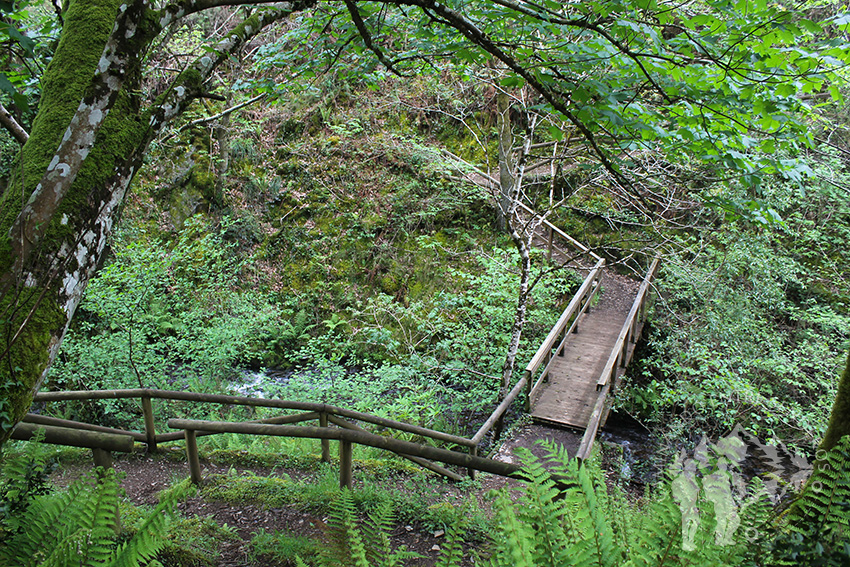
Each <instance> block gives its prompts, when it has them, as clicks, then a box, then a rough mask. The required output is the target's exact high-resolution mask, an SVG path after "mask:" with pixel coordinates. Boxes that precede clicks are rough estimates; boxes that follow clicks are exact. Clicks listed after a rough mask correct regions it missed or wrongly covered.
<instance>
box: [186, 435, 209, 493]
mask: <svg viewBox="0 0 850 567" xmlns="http://www.w3.org/2000/svg"><path fill="white" fill-rule="evenodd" d="M183 433H184V435H185V436H186V460H187V461H189V476H190V477H192V484H195V485H198V486H200V484H201V482H202V481H203V480H204V479H203V477H202V476H201V459H200V458H199V457H198V439H197V437H196V436H195V430H194V429H185V430H184V431H183Z"/></svg>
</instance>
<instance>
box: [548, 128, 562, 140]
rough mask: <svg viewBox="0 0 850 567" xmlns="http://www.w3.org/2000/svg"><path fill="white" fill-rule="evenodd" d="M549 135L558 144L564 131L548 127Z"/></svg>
mask: <svg viewBox="0 0 850 567" xmlns="http://www.w3.org/2000/svg"><path fill="white" fill-rule="evenodd" d="M549 135H550V136H552V137H553V138H554V139H556V140H558V141H559V142H560V141H561V140H563V139H564V131H563V130H561V129H560V128H558V127H557V126H549Z"/></svg>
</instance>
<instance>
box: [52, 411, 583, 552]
mask: <svg viewBox="0 0 850 567" xmlns="http://www.w3.org/2000/svg"><path fill="white" fill-rule="evenodd" d="M539 439H547V440H550V441H552V442H554V443H557V444H560V445H563V446H565V447H567V449H568V450H569V449H572V450H574V449H575V448H576V447H577V446H578V444H579V442H580V440H581V434H580V433H579V432H575V431H570V430H565V429H556V428H550V427H545V426H541V425H535V424H529V425H524V426H521V427H518V428H516V429H515V430H514V431H512V433H511V436H510V438H509V439H507V440H506V441H505V442H504V443H503V444H502V445H501V447H500V449H499V450H498V451H497V452H496V454H495V455H494V458H496V459H498V460H502V461H508V462H519V459H518V457H517V454H516V449H517V448H519V447H524V448H526V449H529V450H530V451H532V453H534V454H536V455H537V456H540V457H542V456H543V455H544V453H545V451H544V450H543V448H542V447H540V445H539V444H538V443H537V441H538V440H539ZM571 452H572V451H571ZM90 467H91V465H90V464H89V463H77V464H71V465H63V467H62V468H61V469H60V470H59V471H58V472H57V473H56V476H55V478H54V480H55V482H56V483H57V484H58V485H66V484H68V483H69V482H71V481H72V480H74V479H75V478H78V477H79V476H80V475H82V474H84V473H85V472H87V471H88V470H89V469H90ZM114 468H115V470H116V471H118V472H119V476H120V477H122V479H121V487H122V488H123V490H124V493H125V495H126V498H127V499H128V500H130V501H131V502H132V503H133V504H136V505H148V506H152V505H156V504H157V502H158V500H157V494H158V493H159V492H160V491H162V490H163V489H165V488H168V487H169V486H172V485H173V484H174V483H175V482H177V481H179V480H182V479H184V478H186V477H188V474H189V471H188V466H187V464H186V461H185V458H184V457H183V455H182V451H181V450H179V449H178V448H176V447H175V448H174V449H164V450H162V451H161V452H160V453H158V454H156V455H146V454H130V455H122V456H119V457H116V459H115V461H114ZM202 469H203V475H204V477H205V478H207V477H209V476H211V475H242V474H253V475H257V476H280V477H283V478H286V475H288V476H289V477H291V478H303V477H305V476H308V475H309V474H311V473H310V472H308V471H304V470H303V469H291V470H290V469H289V468H286V467H276V468H274V469H272V468H269V467H260V466H239V465H229V464H227V465H223V464H216V463H214V462H209V461H202ZM358 476H359V477H360V479H359V480H358ZM366 476H368V472H366V471H358V470H357V462H356V461H355V472H354V478H355V489H356V488H357V486H358V484H360V485H362V479H363V478H364V477H366ZM405 477H406V473H403V472H401V473H399V474H398V476H392V477H389V478H385V479H382V480H380V481H378V482H377V484H386V485H387V486H386V488H388V489H403V487H404V486H406V484H405V481H406V480H407V479H406V478H405ZM372 482H373V484H375V482H374V481H372ZM508 484H512V485H518V483H517V482H516V481H513V480H510V479H506V478H502V477H498V476H493V475H488V474H480V475H479V482H477V483H475V484H474V485H473V486H475V487H476V488H475V494H474V495H470V493H469V487H468V486H458V485H456V484H452V483H448V482H446V483H442V482H441V483H433V484H431V485H427V486H431V487H433V489H434V492H433V494H429V495H425V497H426V498H428V499H429V500H431V499H433V500H434V502H435V503H438V502H453V501H455V502H458V503H460V502H462V501H467V500H469V498H470V496H473V497H474V498H475V499H476V500H477V502H478V505H479V506H480V507H481V509H482V510H483V511H484V512H485V514H486V513H489V505H488V499H487V496H486V495H487V493H488V492H489V491H490V490H493V489H497V488H501V487H504V486H505V485H508ZM179 511H180V514H181V515H182V516H183V517H187V518H188V517H193V516H198V517H200V518H207V517H209V518H211V519H212V520H213V521H214V522H215V523H216V524H218V525H219V526H227V527H229V528H230V529H231V530H232V531H233V532H234V535H235V537H233V538H231V539H229V540H226V541H222V542H221V543H220V548H219V553H220V556H219V560H218V563H217V565H218V566H219V567H237V566H239V567H247V566H258V567H266V566H268V567H271V566H278V565H281V564H280V563H277V562H275V561H273V560H267V559H264V558H257V557H251V554H250V553H249V551H250V550H249V545H248V544H249V542H250V541H251V538H252V536H253V535H254V534H255V533H257V532H259V531H260V530H265V531H266V532H269V533H271V532H274V531H276V530H277V531H283V532H287V533H292V534H295V535H299V536H304V537H308V538H317V539H321V538H322V537H323V533H322V527H323V526H324V525H325V523H326V522H327V519H328V518H327V517H326V516H322V515H321V514H316V513H314V512H311V511H309V510H305V508H304V507H303V506H299V505H291V506H284V507H279V508H271V507H267V506H264V505H263V504H259V503H254V502H240V503H231V502H223V501H219V500H208V499H205V498H204V497H203V496H202V493H200V492H199V493H198V494H196V495H195V496H193V497H191V498H189V499H188V500H186V501H185V502H184V503H182V504H180V505H179ZM389 535H390V537H391V541H392V546H393V548H394V549H397V548H399V547H401V546H405V547H406V548H407V549H408V550H410V551H413V552H416V553H418V554H419V555H421V556H422V558H421V559H418V560H411V561H409V562H405V565H413V566H423V567H424V566H432V565H434V564H435V562H436V561H437V559H438V557H439V555H440V548H441V546H442V545H443V544H444V542H445V534H444V533H443V532H442V530H437V531H431V530H430V529H428V528H426V527H425V526H423V525H420V524H419V523H417V522H409V523H407V522H402V523H397V524H396V525H395V527H394V529H393V531H392V532H391V533H390V534H389Z"/></svg>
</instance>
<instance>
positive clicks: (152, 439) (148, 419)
mask: <svg viewBox="0 0 850 567" xmlns="http://www.w3.org/2000/svg"><path fill="white" fill-rule="evenodd" d="M142 413H143V414H144V416H145V438H146V439H147V441H146V443H147V445H148V453H155V452H156V426H155V424H154V421H153V404H152V403H151V399H150V396H142Z"/></svg>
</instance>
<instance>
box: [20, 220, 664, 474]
mask: <svg viewBox="0 0 850 567" xmlns="http://www.w3.org/2000/svg"><path fill="white" fill-rule="evenodd" d="M529 213H530V210H529ZM542 227H543V228H544V229H548V230H549V235H548V236H549V246H550V247H552V248H550V251H552V250H555V252H554V257H555V258H556V259H557V258H558V257H561V258H563V257H565V256H566V254H565V253H563V252H561V253H560V254H558V252H557V250H558V249H557V247H554V243H553V239H554V238H555V237H557V239H558V240H560V242H561V243H562V244H566V246H568V247H570V248H572V249H574V250H576V251H578V252H579V254H580V255H581V256H583V257H584V258H585V259H586V260H589V261H586V262H585V264H584V268H583V269H584V270H585V271H586V274H587V275H586V277H585V279H584V281H583V283H582V284H581V286H580V287H579V290H578V292H577V293H576V294H575V296H574V297H573V298H572V300H571V301H570V302H569V304H568V305H567V308H566V309H565V310H564V312H563V313H562V314H561V316H560V317H559V319H558V321H557V322H556V323H555V326H554V327H553V328H552V330H551V331H550V332H549V334H548V336H547V337H546V339H545V340H544V341H543V344H541V345H540V348H539V349H538V350H537V353H536V354H535V355H534V357H533V358H532V360H531V362H530V363H529V364H528V366H527V367H526V369H525V371H524V372H523V373H522V375H521V376H520V378H519V380H518V381H517V383H516V384H515V385H514V387H513V389H512V390H511V391H510V393H509V394H508V395H507V396H506V397H505V399H504V400H502V402H501V403H500V404H499V406H498V407H497V408H496V409H495V410H494V411H493V413H492V414H491V415H490V417H489V418H488V419H487V420H486V421H485V422H484V424H483V425H482V426H481V427H480V428H479V430H478V431H477V432H476V433H475V435H473V436H472V437H469V438H466V437H460V436H457V435H450V434H447V433H443V432H440V431H434V430H431V429H427V428H424V427H419V426H415V425H411V424H407V423H403V422H397V421H393V420H389V419H386V418H382V417H378V416H375V415H370V414H366V413H361V412H355V411H351V410H347V409H345V408H339V407H335V406H330V405H327V404H319V403H305V402H293V401H286V400H269V399H258V398H249V397H241V396H224V395H214V394H200V393H192V392H171V391H163V390H150V389H137V390H108V391H106V390H101V391H73V392H43V393H39V394H36V396H35V397H34V401H36V402H59V401H62V400H92V399H128V398H129V399H137V400H138V401H139V403H140V406H141V412H142V414H143V416H144V424H145V430H144V431H143V432H139V431H125V430H120V429H114V428H109V427H103V426H100V425H94V424H87V423H81V422H76V421H69V420H62V419H57V418H52V417H47V416H42V415H34V414H28V415H27V417H26V418H25V419H24V421H23V422H21V423H20V424H18V426H17V428H16V429H15V430H14V431H13V433H12V437H13V438H16V439H27V438H30V437H32V436H33V435H34V434H35V431H36V430H37V429H44V430H45V436H44V440H45V442H49V443H58V444H64V445H73V446H81V447H91V448H92V449H93V450H94V456H95V462H96V463H97V464H99V465H102V466H108V465H109V463H110V462H111V456H110V453H109V452H111V451H117V452H129V451H133V450H135V448H136V446H137V444H144V446H145V447H146V449H147V450H148V451H155V450H156V448H157V446H158V444H160V443H165V442H169V441H177V440H181V441H184V443H185V446H186V456H187V461H188V463H189V470H190V476H191V478H192V480H193V481H194V482H197V483H199V482H201V480H202V470H201V464H200V460H199V457H198V446H197V437H198V436H203V435H212V434H216V433H228V432H230V433H244V434H251V435H275V436H285V437H309V438H313V439H320V440H321V446H322V460H324V461H329V460H330V446H329V443H330V441H331V440H334V441H338V442H339V463H340V484H342V485H345V486H350V485H351V482H352V444H361V445H367V446H372V447H377V448H380V449H384V450H387V451H390V452H393V453H396V454H399V455H401V456H402V457H405V458H407V459H410V460H411V461H413V462H415V463H417V464H419V465H421V466H423V467H425V468H427V469H429V470H431V471H434V472H436V473H438V474H441V475H443V476H446V477H448V478H451V479H454V480H459V479H460V478H462V477H461V475H459V474H458V473H457V472H456V471H452V470H449V469H446V468H444V467H442V466H440V465H437V464H435V463H434V462H433V461H438V462H441V463H444V464H449V465H454V466H456V467H460V468H462V469H467V470H468V471H469V474H470V475H473V474H474V471H486V472H490V473H494V474H498V475H503V476H512V475H514V474H515V473H516V472H517V471H518V470H519V467H518V466H517V465H514V464H511V463H504V462H500V461H496V460H493V459H488V458H484V457H480V456H478V454H477V453H478V447H479V445H480V444H481V442H482V441H483V440H484V439H485V437H486V436H488V435H489V434H490V433H491V431H492V429H493V428H494V426H495V424H496V423H498V422H500V421H501V420H502V418H503V416H504V414H505V412H506V411H507V409H508V408H509V407H510V406H511V404H513V403H514V402H515V401H516V400H517V399H518V398H519V397H520V395H521V394H523V393H525V394H526V396H525V401H526V410H527V411H528V412H529V413H530V414H531V417H532V418H533V419H534V420H536V421H541V422H545V423H548V424H555V425H559V426H565V427H571V428H577V429H584V430H585V433H584V437H583V439H582V442H581V445H580V447H579V450H578V452H577V454H576V455H575V456H576V457H577V458H579V459H585V458H587V456H588V455H589V454H590V450H591V447H592V445H593V441H594V438H595V437H596V433H597V431H598V430H599V428H600V427H601V426H602V425H603V424H604V422H605V418H606V417H607V414H608V411H609V410H610V400H609V395H610V394H611V393H612V392H613V391H614V390H615V389H616V388H617V386H618V385H619V380H620V377H621V376H622V374H623V372H624V371H625V367H626V365H628V363H629V361H630V360H631V357H632V353H633V351H634V347H635V344H636V343H637V341H638V339H639V337H640V334H641V330H642V328H643V321H644V317H645V313H646V306H647V300H648V297H649V292H650V285H651V282H652V279H653V277H654V276H655V273H656V271H657V269H658V259H657V258H656V259H655V260H654V261H653V262H652V263H651V265H650V267H649V270H648V272H647V274H646V276H645V278H644V279H643V282H641V283H640V284H638V283H637V282H634V281H632V280H630V279H628V278H624V277H621V276H617V275H616V274H614V273H613V271H611V270H606V268H605V260H604V259H602V258H601V257H600V256H598V255H596V254H595V253H594V252H593V251H591V250H589V249H588V248H587V247H585V246H584V245H582V244H580V243H579V242H577V241H575V240H574V239H573V238H571V237H570V236H568V235H567V234H565V233H563V232H562V231H561V230H559V229H558V228H557V227H555V226H553V225H552V224H550V223H548V222H544V223H543V225H542ZM153 400H182V401H184V402H193V403H196V404H220V405H227V406H234V405H235V406H251V407H266V408H271V409H273V410H275V411H277V412H279V413H280V415H279V416H278V417H272V418H267V419H264V420H261V421H250V422H236V423H234V422H219V421H205V420H185V419H170V420H168V421H167V425H168V427H169V428H172V429H175V430H176V431H173V432H168V433H162V432H157V430H156V422H157V420H156V419H155V415H154V405H153ZM166 408H167V405H166V406H164V407H162V406H161V409H166ZM293 412H296V413H293ZM204 413H205V412H204ZM303 422H315V425H308V426H305V425H296V424H301V423H303ZM160 423H162V422H161V421H160ZM369 428H371V429H372V430H373V431H369ZM375 430H377V431H375ZM393 431H395V432H400V433H403V434H404V435H405V436H406V437H408V438H410V437H411V436H412V437H413V439H415V440H416V441H418V442H412V441H410V440H401V439H395V438H393V437H392V436H388V435H387V432H393ZM438 445H439V446H438Z"/></svg>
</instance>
